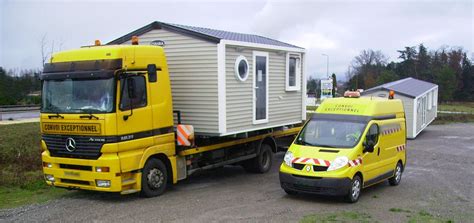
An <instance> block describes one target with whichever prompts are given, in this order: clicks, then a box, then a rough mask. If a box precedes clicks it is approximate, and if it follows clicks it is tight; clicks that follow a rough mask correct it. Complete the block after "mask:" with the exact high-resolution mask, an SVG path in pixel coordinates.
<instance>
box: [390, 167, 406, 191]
mask: <svg viewBox="0 0 474 223" xmlns="http://www.w3.org/2000/svg"><path fill="white" fill-rule="evenodd" d="M402 173H403V167H402V164H401V163H397V167H395V174H394V175H393V177H391V178H390V179H388V183H389V184H390V185H392V186H397V185H398V184H400V181H401V180H402Z"/></svg>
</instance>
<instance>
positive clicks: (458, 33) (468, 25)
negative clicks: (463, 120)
mask: <svg viewBox="0 0 474 223" xmlns="http://www.w3.org/2000/svg"><path fill="white" fill-rule="evenodd" d="M473 15H474V3H473V1H472V0H465V1H440V0H438V1H421V0H418V1H407V0H399V1H393V0H378V1H377V0H365V1H356V0H354V1H348V0H347V1H340V0H332V1H321V0H319V1H316V0H315V1H308V0H306V1H303V0H286V1H282V0H268V1H264V0H253V1H248V0H240V1H235V0H220V1H211V0H194V1H191V0H187V1H182V0H168V1H153V0H137V1H132V0H130V1H126V0H118V1H117V0H115V1H112V0H96V1H92V0H82V1H81V0H78V1H73V0H55V1H51V0H0V34H1V35H0V66H1V67H3V68H5V69H35V68H41V67H42V65H41V64H42V59H41V58H42V56H41V40H42V39H43V38H44V39H45V43H46V46H47V49H48V50H47V51H54V52H56V51H59V50H67V49H74V48H78V47H80V46H84V45H91V44H93V43H94V40H96V39H99V40H101V41H102V43H107V42H109V41H111V40H114V39H116V38H118V37H120V36H123V35H125V34H127V33H129V32H131V31H133V30H136V29H138V28H140V27H142V26H145V25H147V24H149V23H151V22H153V21H163V22H169V23H177V24H183V25H192V26H199V27H207V28H213V29H220V30H226V31H233V32H240V33H249V34H257V35H262V36H266V37H269V38H273V39H277V40H280V41H283V42H287V43H290V44H294V45H297V46H300V47H303V48H305V49H306V52H307V59H306V61H307V67H306V69H307V74H308V75H311V76H313V77H316V78H322V77H325V76H326V73H327V71H328V70H329V73H336V75H337V76H338V77H340V78H341V79H344V77H345V73H346V72H347V70H348V67H349V65H350V64H351V61H352V60H353V58H354V57H355V56H357V55H359V53H360V52H361V51H362V50H364V49H373V50H381V51H382V52H383V53H384V54H385V55H387V56H388V57H389V59H390V61H398V56H399V53H398V52H397V50H401V49H403V48H404V47H405V46H417V45H419V44H420V43H423V44H424V45H425V46H426V47H428V48H429V49H430V50H436V49H439V48H440V47H442V46H446V45H447V46H453V47H462V48H463V49H464V50H466V51H468V53H469V54H468V55H470V57H471V59H473V57H474V54H473V52H474V49H473V47H474V35H473V34H474V33H473V32H474V31H473V30H474V22H473V20H474V17H473ZM322 54H326V55H328V58H329V66H328V67H327V57H326V56H323V55H322ZM327 68H328V70H327Z"/></svg>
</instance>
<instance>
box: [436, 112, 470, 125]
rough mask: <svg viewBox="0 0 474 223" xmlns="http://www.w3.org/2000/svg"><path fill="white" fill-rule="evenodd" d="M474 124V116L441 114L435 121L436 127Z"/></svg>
mask: <svg viewBox="0 0 474 223" xmlns="http://www.w3.org/2000/svg"><path fill="white" fill-rule="evenodd" d="M466 122H474V114H440V113H438V117H436V119H435V120H434V121H433V124H435V125H443V124H450V123H466Z"/></svg>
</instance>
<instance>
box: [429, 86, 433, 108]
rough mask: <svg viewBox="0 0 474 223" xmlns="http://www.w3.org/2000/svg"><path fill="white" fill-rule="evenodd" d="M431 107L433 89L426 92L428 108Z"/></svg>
mask: <svg viewBox="0 0 474 223" xmlns="http://www.w3.org/2000/svg"><path fill="white" fill-rule="evenodd" d="M432 107H433V91H430V92H428V110H431V108H432Z"/></svg>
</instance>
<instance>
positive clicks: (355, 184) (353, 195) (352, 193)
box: [346, 175, 362, 203]
mask: <svg viewBox="0 0 474 223" xmlns="http://www.w3.org/2000/svg"><path fill="white" fill-rule="evenodd" d="M361 191H362V180H361V178H360V176H359V175H355V176H354V178H352V182H351V188H350V190H349V193H348V194H347V195H346V201H347V202H349V203H355V202H357V201H358V200H359V197H360V192H361Z"/></svg>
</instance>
